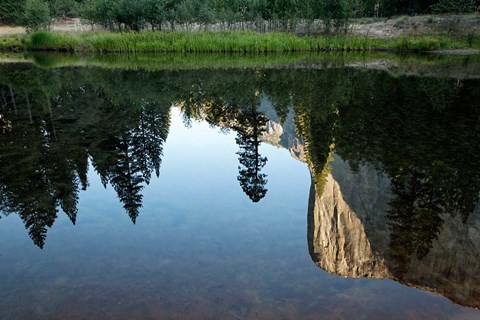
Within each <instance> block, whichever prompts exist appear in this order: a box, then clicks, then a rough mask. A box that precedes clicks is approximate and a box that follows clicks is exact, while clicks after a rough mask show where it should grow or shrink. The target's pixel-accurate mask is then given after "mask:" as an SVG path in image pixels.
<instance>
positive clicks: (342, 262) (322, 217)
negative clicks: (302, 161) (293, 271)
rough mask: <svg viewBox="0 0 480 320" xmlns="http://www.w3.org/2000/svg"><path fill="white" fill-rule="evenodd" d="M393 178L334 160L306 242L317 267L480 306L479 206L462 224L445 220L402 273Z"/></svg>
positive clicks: (314, 203)
mask: <svg viewBox="0 0 480 320" xmlns="http://www.w3.org/2000/svg"><path fill="white" fill-rule="evenodd" d="M389 185H390V184H389V179H388V177H386V176H385V175H383V174H381V173H379V172H377V171H375V170H374V169H373V168H371V167H369V166H366V165H364V166H361V167H360V169H359V170H358V172H352V170H351V169H350V167H349V165H348V164H347V163H345V162H344V161H343V160H342V159H341V158H339V157H338V156H335V161H333V162H332V172H331V174H329V175H328V177H327V184H326V187H325V190H324V193H323V194H322V195H318V194H317V192H316V190H315V186H314V185H313V184H312V189H311V193H310V202H309V209H308V210H309V212H308V222H309V227H308V242H309V249H310V254H311V256H312V259H313V260H314V262H315V263H316V264H317V265H318V266H319V267H320V268H322V269H324V270H326V271H328V272H331V273H335V274H337V275H340V276H345V277H370V278H392V279H394V280H396V281H399V282H401V283H404V284H406V285H409V286H413V287H418V288H421V289H424V290H428V291H432V292H436V293H439V294H441V295H443V296H445V297H447V298H449V299H451V300H452V301H454V302H456V303H459V304H462V305H465V306H471V307H477V308H479V307H480V272H479V270H480V205H477V208H476V209H475V211H474V212H473V213H472V214H471V215H470V217H469V218H468V220H467V222H466V223H465V224H464V223H462V221H461V219H460V218H459V217H452V216H450V215H448V216H442V219H443V220H444V224H443V228H442V230H441V231H440V233H439V234H438V236H437V239H436V240H434V242H433V246H432V248H431V249H430V251H429V252H428V254H427V255H426V256H425V257H423V258H421V259H419V258H417V257H416V256H415V255H412V256H411V257H410V260H409V263H408V264H407V266H406V270H405V272H404V273H403V274H399V273H398V272H397V271H396V270H397V265H396V264H395V261H394V259H393V258H392V257H393V255H394V254H398V252H397V253H396V252H392V249H391V246H390V240H391V239H390V234H389V230H388V227H387V213H386V209H387V205H388V201H389V200H390V199H391V197H392V195H391V194H390V191H389V190H390V188H389Z"/></svg>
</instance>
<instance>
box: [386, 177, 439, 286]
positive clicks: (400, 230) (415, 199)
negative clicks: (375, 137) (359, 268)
mask: <svg viewBox="0 0 480 320" xmlns="http://www.w3.org/2000/svg"><path fill="white" fill-rule="evenodd" d="M408 171H410V172H404V173H403V174H404V175H403V176H402V177H400V178H399V179H393V180H392V191H393V192H394V194H396V195H397V197H396V198H395V199H393V200H392V201H391V202H390V204H389V209H388V215H387V217H388V225H389V228H390V231H391V234H390V249H391V251H392V252H391V254H392V258H393V261H394V263H395V266H394V268H395V271H396V274H397V276H398V277H402V276H403V275H404V274H405V273H406V272H407V270H408V264H409V262H410V260H411V259H412V256H413V255H415V256H416V257H417V258H418V259H422V258H423V257H425V256H426V255H427V254H428V252H429V251H430V248H431V247H432V244H433V240H435V239H436V238H437V236H438V233H439V232H440V230H441V227H442V225H443V219H442V217H441V216H442V214H444V213H445V212H444V209H445V208H444V207H443V205H444V203H442V202H443V201H442V199H439V198H437V197H438V193H436V192H435V186H432V185H431V183H430V182H429V181H428V178H427V177H426V176H425V175H423V174H421V173H419V172H414V171H411V170H408Z"/></svg>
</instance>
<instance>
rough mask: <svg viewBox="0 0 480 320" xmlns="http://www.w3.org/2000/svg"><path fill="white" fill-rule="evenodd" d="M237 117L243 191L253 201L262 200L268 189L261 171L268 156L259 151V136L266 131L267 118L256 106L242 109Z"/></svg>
mask: <svg viewBox="0 0 480 320" xmlns="http://www.w3.org/2000/svg"><path fill="white" fill-rule="evenodd" d="M242 111H243V112H241V113H240V114H239V116H238V118H237V121H238V122H239V125H238V127H237V128H236V129H237V130H238V134H237V138H236V142H237V144H238V146H239V147H240V151H239V152H238V153H237V154H238V155H239V158H238V159H239V161H240V164H241V166H239V167H238V170H239V176H238V181H239V182H240V186H241V187H242V189H243V191H244V192H245V193H246V194H247V195H248V197H249V198H250V199H251V200H252V201H253V202H258V201H260V200H261V199H262V198H263V197H265V195H266V193H267V189H266V188H265V185H266V184H267V179H266V177H267V176H266V175H265V174H263V173H260V171H261V170H262V168H263V167H264V166H265V164H266V163H267V158H266V157H262V156H261V155H260V153H259V150H258V149H259V146H260V139H259V136H260V135H261V134H262V133H263V132H264V131H265V126H266V123H267V118H266V117H265V116H264V115H263V114H261V113H258V112H257V110H256V106H255V105H252V106H251V107H249V108H246V109H242Z"/></svg>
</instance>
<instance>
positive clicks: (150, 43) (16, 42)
mask: <svg viewBox="0 0 480 320" xmlns="http://www.w3.org/2000/svg"><path fill="white" fill-rule="evenodd" d="M454 49H462V50H479V49H480V37H479V36H476V35H468V36H461V37H454V36H448V35H438V36H418V37H413V36H412V37H396V38H371V37H361V36H350V35H348V36H341V35H334V36H300V35H295V34H292V33H280V32H272V33H258V32H251V31H215V32H214V31H206V32H185V31H175V32H158V31H157V32H152V31H144V32H107V31H100V32H78V33H70V32H69V33H65V32H49V31H39V32H34V33H32V34H28V35H21V36H15V37H5V38H2V39H0V50H1V51H57V52H75V53H153V52H158V53H162V52H163V53H164V52H176V53H214V52H215V53H267V52H308V51H395V52H426V51H434V50H454Z"/></svg>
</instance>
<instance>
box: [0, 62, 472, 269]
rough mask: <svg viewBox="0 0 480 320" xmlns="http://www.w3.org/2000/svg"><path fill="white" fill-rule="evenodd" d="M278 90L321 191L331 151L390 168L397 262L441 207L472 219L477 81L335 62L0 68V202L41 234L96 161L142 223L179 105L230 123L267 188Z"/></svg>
mask: <svg viewBox="0 0 480 320" xmlns="http://www.w3.org/2000/svg"><path fill="white" fill-rule="evenodd" d="M265 97H266V98H267V99H268V100H269V101H272V103H273V108H274V109H275V112H276V114H277V116H278V118H279V119H280V121H281V122H284V121H285V119H286V117H287V114H288V112H289V110H290V109H291V108H293V111H294V113H295V120H294V121H295V128H296V134H297V135H299V137H300V138H301V139H302V141H303V142H304V145H305V151H306V162H307V163H308V165H309V167H310V169H311V172H312V174H313V177H314V180H315V183H316V184H317V187H319V189H320V190H321V187H322V184H323V181H324V179H325V178H324V177H325V174H326V172H328V170H329V165H328V162H329V161H330V159H331V154H332V152H334V151H335V152H337V153H338V154H339V155H340V156H341V157H342V158H343V159H345V160H348V161H349V162H350V164H351V165H352V166H353V167H354V168H355V167H357V166H358V165H360V164H362V163H370V164H372V165H374V166H375V167H377V168H378V169H379V170H381V171H383V172H385V173H386V174H387V175H388V176H389V177H390V178H391V179H392V191H393V193H394V194H395V195H396V197H395V199H394V200H393V201H392V202H391V203H390V208H389V214H388V216H389V221H390V222H389V226H390V228H391V231H392V241H391V244H390V245H391V248H392V249H393V251H394V252H395V253H396V254H397V255H396V257H397V258H398V261H397V262H398V266H399V268H401V266H402V265H404V264H405V263H407V262H408V259H410V257H411V256H412V255H417V256H418V257H421V256H423V255H425V254H426V253H427V252H428V250H429V246H430V245H431V243H432V241H433V239H435V237H436V234H437V232H438V231H439V230H440V229H441V226H442V218H441V216H442V215H443V214H445V213H448V214H460V215H462V218H463V220H466V219H467V218H468V213H469V212H471V211H472V210H473V206H474V204H475V203H476V202H477V200H478V195H479V191H480V153H479V152H478V150H480V148H479V147H480V146H479V144H480V139H479V138H480V122H479V115H480V110H479V109H478V103H475V102H476V101H477V102H478V101H480V85H479V83H478V81H475V80H462V81H460V80H453V79H440V80H439V79H431V78H415V77H392V76H390V75H389V74H387V73H385V72H378V71H361V70H354V69H347V68H346V69H335V70H288V69H284V70H253V69H243V70H197V71H193V70H192V71H159V72H138V71H123V70H102V69H94V68H83V69H82V68H61V69H44V70H42V69H36V68H33V67H31V66H26V65H4V66H2V67H1V69H0V130H1V133H0V134H1V135H0V137H1V138H0V193H1V197H0V210H1V211H2V212H3V214H4V215H8V214H13V213H14V214H18V215H19V216H20V217H21V219H22V220H23V222H24V224H25V227H26V228H27V229H28V231H29V234H30V236H31V238H32V240H33V241H34V243H35V244H36V245H38V246H39V247H43V245H44V242H45V237H46V232H47V228H49V227H51V226H52V225H53V223H54V221H55V219H56V217H57V214H58V212H59V210H60V209H61V210H62V211H63V212H64V213H65V214H67V216H68V217H69V218H70V220H71V221H72V223H75V221H76V215H77V202H78V193H79V190H80V189H86V188H87V187H88V181H87V171H88V167H89V163H90V164H91V165H92V167H93V168H94V170H95V171H96V172H97V174H98V175H99V176H100V178H101V181H102V182H103V184H104V185H105V186H106V185H108V184H110V185H111V186H112V187H113V188H114V190H115V191H116V193H117V195H118V198H119V200H120V201H121V203H122V204H123V207H124V208H125V211H126V212H127V214H128V215H129V216H130V218H131V219H132V221H133V222H134V223H135V221H136V219H137V217H138V215H139V213H140V209H141V206H142V188H143V187H144V186H145V185H147V184H148V183H149V182H150V179H151V176H152V173H154V174H155V175H156V176H157V177H158V176H159V174H160V165H161V158H162V146H163V144H164V143H165V141H166V139H167V135H168V131H169V125H170V107H171V106H172V105H176V106H179V107H180V109H181V111H182V115H183V117H184V122H185V124H186V125H189V124H190V123H191V122H192V121H207V122H208V123H209V124H211V125H213V126H218V127H219V128H221V129H225V130H229V129H230V130H234V131H235V132H236V134H237V138H236V143H237V144H238V147H239V151H238V157H239V175H238V181H239V184H240V187H241V188H242V189H243V191H244V192H245V193H246V195H247V196H248V197H249V198H250V199H251V200H252V201H254V202H258V201H260V200H261V199H262V198H263V197H265V195H266V192H267V188H266V184H267V179H266V175H265V174H264V173H262V168H263V167H264V166H265V164H266V162H267V159H266V158H265V157H264V156H262V155H261V154H260V153H259V146H260V144H261V139H260V138H261V136H262V135H263V134H264V133H265V129H266V124H267V121H268V119H267V117H266V116H265V115H264V114H262V113H260V112H259V111H258V107H259V106H260V103H261V99H263V98H265Z"/></svg>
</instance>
